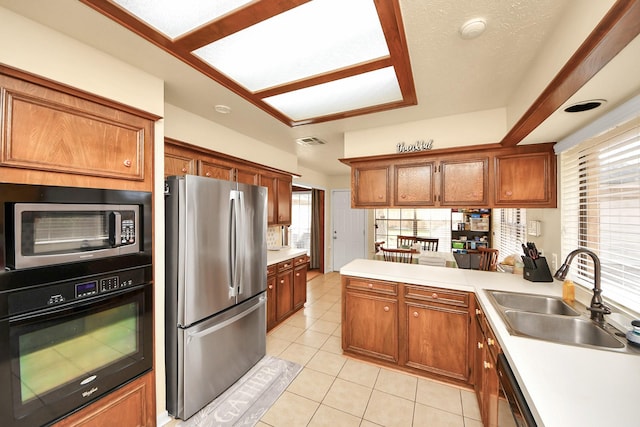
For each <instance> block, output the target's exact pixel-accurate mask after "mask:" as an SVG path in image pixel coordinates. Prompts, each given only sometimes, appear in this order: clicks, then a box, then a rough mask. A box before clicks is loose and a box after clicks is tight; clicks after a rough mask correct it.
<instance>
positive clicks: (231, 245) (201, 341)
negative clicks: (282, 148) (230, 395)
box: [165, 175, 267, 419]
mask: <svg viewBox="0 0 640 427" xmlns="http://www.w3.org/2000/svg"><path fill="white" fill-rule="evenodd" d="M165 215H166V218H165V238H166V259H165V262H166V265H165V273H166V277H165V285H166V294H165V296H166V302H165V306H166V313H165V316H166V324H165V339H166V343H165V345H166V371H167V409H168V411H169V413H170V414H171V415H173V416H175V417H177V418H182V419H187V418H189V417H191V416H192V415H193V414H195V413H196V412H197V411H198V410H200V409H201V408H202V407H204V406H205V405H207V404H208V403H209V402H211V401H212V400H214V399H215V398H216V397H217V396H218V395H219V394H220V393H222V392H223V391H224V390H225V389H227V388H228V387H229V386H230V385H232V384H233V383H234V382H236V381H237V380H238V379H239V378H240V377H241V376H242V375H243V374H245V373H246V372H247V371H248V370H249V369H250V368H251V367H252V366H254V365H255V363H256V362H257V361H259V360H260V359H261V358H262V357H263V356H264V355H265V352H266V294H265V289H266V280H267V279H266V271H267V244H266V227H267V189H266V188H264V187H258V186H254V185H247V184H238V183H235V182H230V181H221V180H217V179H211V178H204V177H199V176H193V175H186V176H184V177H169V178H167V180H166V181H165Z"/></svg>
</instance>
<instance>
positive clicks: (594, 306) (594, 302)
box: [553, 248, 611, 323]
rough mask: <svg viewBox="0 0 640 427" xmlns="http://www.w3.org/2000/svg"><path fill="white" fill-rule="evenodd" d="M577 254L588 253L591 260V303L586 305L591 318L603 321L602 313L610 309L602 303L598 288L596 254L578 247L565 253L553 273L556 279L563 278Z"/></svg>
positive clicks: (598, 272)
mask: <svg viewBox="0 0 640 427" xmlns="http://www.w3.org/2000/svg"><path fill="white" fill-rule="evenodd" d="M578 254H585V255H589V256H590V257H591V259H592V260H593V276H594V277H593V282H594V283H593V297H591V305H590V306H589V307H587V309H588V310H589V311H590V312H591V320H593V321H595V322H598V323H604V315H605V314H611V309H610V308H609V307H607V306H606V305H604V303H603V302H602V296H601V295H600V294H601V293H602V289H601V288H600V259H599V258H598V255H596V254H595V253H594V252H592V251H590V250H589V249H582V248H578V249H575V250H573V251H571V252H570V253H569V255H567V259H565V260H564V263H563V264H562V265H561V266H560V268H559V269H558V271H556V274H554V275H553V277H555V278H556V279H558V280H564V279H565V278H566V277H567V273H568V272H569V265H571V261H573V258H574V257H575V256H576V255H578Z"/></svg>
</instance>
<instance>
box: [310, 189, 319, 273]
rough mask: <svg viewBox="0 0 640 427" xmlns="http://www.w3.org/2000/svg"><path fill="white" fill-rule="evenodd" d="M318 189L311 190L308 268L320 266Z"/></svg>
mask: <svg viewBox="0 0 640 427" xmlns="http://www.w3.org/2000/svg"><path fill="white" fill-rule="evenodd" d="M320 191H321V190H318V189H316V188H313V189H312V190H311V247H310V248H309V253H310V254H311V255H310V258H311V259H310V260H309V268H311V269H314V268H320V253H319V250H318V246H319V244H320V233H322V230H320V215H321V213H322V212H321V209H322V205H321V203H320Z"/></svg>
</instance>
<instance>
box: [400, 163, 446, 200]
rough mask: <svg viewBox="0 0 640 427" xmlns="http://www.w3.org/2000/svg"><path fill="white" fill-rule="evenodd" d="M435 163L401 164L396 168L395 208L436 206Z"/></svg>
mask: <svg viewBox="0 0 640 427" xmlns="http://www.w3.org/2000/svg"><path fill="white" fill-rule="evenodd" d="M435 168H436V166H435V162H433V161H431V162H420V163H410V164H400V165H396V166H395V167H394V188H393V195H394V199H393V204H394V205H395V206H433V205H435V194H434V189H435Z"/></svg>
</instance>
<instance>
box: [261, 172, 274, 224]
mask: <svg viewBox="0 0 640 427" xmlns="http://www.w3.org/2000/svg"><path fill="white" fill-rule="evenodd" d="M260 185H262V186H263V187H267V224H269V225H273V224H275V223H276V209H277V204H276V203H277V200H276V198H277V186H276V185H277V179H276V178H275V177H273V176H268V175H260Z"/></svg>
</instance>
